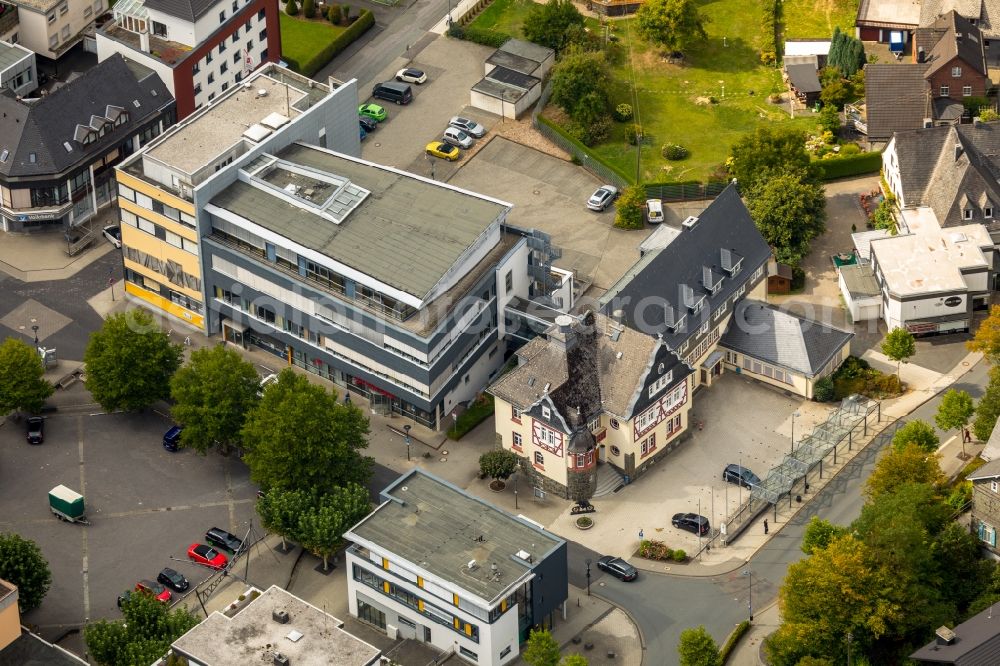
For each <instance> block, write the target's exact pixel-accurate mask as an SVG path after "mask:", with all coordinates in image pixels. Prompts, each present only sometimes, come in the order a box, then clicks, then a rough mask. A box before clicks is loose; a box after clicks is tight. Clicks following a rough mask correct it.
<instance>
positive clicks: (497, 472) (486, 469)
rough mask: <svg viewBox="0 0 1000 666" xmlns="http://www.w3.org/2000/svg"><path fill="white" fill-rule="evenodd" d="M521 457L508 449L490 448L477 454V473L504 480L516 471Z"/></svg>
mask: <svg viewBox="0 0 1000 666" xmlns="http://www.w3.org/2000/svg"><path fill="white" fill-rule="evenodd" d="M520 464H521V459H520V458H519V457H518V455H517V454H516V453H514V452H513V451H510V450H508V449H491V450H490V451H487V452H486V453H484V454H483V455H481V456H479V473H480V474H482V475H483V476H488V477H489V478H491V479H499V480H501V481H506V480H507V479H509V478H510V477H511V475H512V474H514V472H516V471H517V468H518V466H519V465H520Z"/></svg>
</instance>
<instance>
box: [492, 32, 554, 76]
mask: <svg viewBox="0 0 1000 666" xmlns="http://www.w3.org/2000/svg"><path fill="white" fill-rule="evenodd" d="M555 61H556V52H555V51H553V50H552V49H550V48H547V47H544V46H539V45H538V44H535V43H533V42H526V41H524V40H522V39H508V40H507V41H506V42H504V43H503V46H501V47H500V48H498V49H497V50H496V51H494V52H493V54H492V55H491V56H490V57H489V58H487V59H486V69H485V71H484V74H486V75H487V76H488V75H489V73H490V72H491V71H492V70H493V68H494V67H503V68H505V69H512V70H514V71H515V72H520V73H522V74H529V75H531V76H534V77H537V78H539V79H544V78H545V75H546V74H548V73H549V70H550V69H552V65H553V64H555Z"/></svg>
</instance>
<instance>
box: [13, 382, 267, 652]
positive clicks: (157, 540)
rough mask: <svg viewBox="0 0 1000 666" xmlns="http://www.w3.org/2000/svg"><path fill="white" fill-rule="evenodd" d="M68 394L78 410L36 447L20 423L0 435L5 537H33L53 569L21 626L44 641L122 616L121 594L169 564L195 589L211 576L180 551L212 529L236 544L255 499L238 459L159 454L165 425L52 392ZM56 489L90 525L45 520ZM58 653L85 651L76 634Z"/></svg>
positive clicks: (159, 419)
mask: <svg viewBox="0 0 1000 666" xmlns="http://www.w3.org/2000/svg"><path fill="white" fill-rule="evenodd" d="M67 396H70V397H71V398H76V400H75V403H76V404H77V405H80V407H76V408H71V407H65V408H61V409H60V411H59V412H56V413H54V414H51V415H49V416H48V418H47V420H46V424H45V442H44V443H43V444H41V445H39V446H29V445H28V444H27V443H26V442H25V433H24V421H23V420H21V421H12V420H8V421H7V422H6V423H5V424H4V425H3V426H2V427H0V505H2V506H3V507H4V508H5V511H4V513H3V515H2V516H0V531H10V532H16V533H18V534H20V535H21V536H24V537H26V538H28V539H32V540H34V541H35V542H36V543H38V545H39V547H40V548H41V549H42V553H43V554H44V556H45V557H46V559H47V560H48V561H49V566H50V567H51V569H52V587H51V589H50V590H49V592H48V595H47V596H46V597H45V600H44V601H43V602H42V605H41V606H40V607H39V608H38V609H36V610H34V611H32V612H30V613H27V614H25V615H24V618H23V619H24V622H25V623H28V624H31V625H34V626H37V627H38V629H39V631H40V633H41V635H42V636H43V637H45V638H47V639H49V640H58V639H59V638H60V637H62V636H63V635H65V634H66V633H67V631H68V630H71V629H74V628H77V627H80V626H81V625H82V624H84V623H86V622H87V621H88V619H98V618H102V617H105V618H115V617H119V616H120V614H119V612H118V609H117V607H116V601H117V597H118V594H120V593H121V592H122V591H124V590H126V589H130V588H132V587H133V586H134V585H135V583H136V581H138V580H139V579H142V578H148V579H153V580H155V578H156V575H157V574H158V573H159V571H160V569H162V568H163V567H165V566H170V567H173V568H174V569H176V570H178V571H180V572H181V573H182V574H184V575H185V576H186V577H187V578H188V579H189V580H190V581H191V583H192V586H193V585H195V584H197V583H198V582H199V581H201V580H203V579H204V578H206V577H207V575H208V574H209V573H210V572H209V570H208V569H205V568H202V567H199V566H198V565H195V564H192V563H190V562H188V561H187V556H186V551H187V547H188V546H189V545H190V544H191V543H193V542H196V541H200V542H204V534H205V531H206V530H207V529H208V528H210V527H213V526H218V527H221V528H223V529H228V530H229V531H231V532H233V533H234V534H237V535H239V536H241V537H242V536H243V535H244V534H245V533H246V530H247V527H248V526H249V521H250V519H251V517H253V515H254V509H253V501H254V498H255V495H256V488H255V487H253V486H252V485H251V484H250V482H249V478H248V473H247V470H246V467H245V466H244V465H243V464H242V463H241V462H239V461H238V460H236V459H228V458H223V457H221V456H218V455H214V454H210V455H208V456H206V457H201V456H199V455H198V454H196V453H193V452H191V451H183V450H182V451H180V452H178V453H168V452H166V451H164V449H163V447H162V445H161V442H162V438H163V433H164V432H165V431H166V430H167V428H168V427H169V426H170V425H171V424H170V421H169V420H168V419H167V418H165V417H164V416H162V415H160V414H157V413H155V412H152V411H147V412H145V413H141V414H102V413H97V412H94V411H93V410H86V409H84V408H83V407H82V406H83V405H86V403H89V402H90V397H89V395H88V394H87V393H86V391H85V389H84V388H83V386H82V385H81V384H79V383H78V384H75V385H74V386H73V387H71V388H69V389H67V391H66V392H60V394H58V397H59V398H62V399H63V400H65V399H66V398H67ZM59 484H63V485H66V486H68V487H70V488H71V489H73V490H76V491H78V492H81V493H82V494H83V495H84V498H85V502H86V508H87V511H86V514H87V518H88V519H89V520H90V521H91V523H92V524H91V525H90V526H84V525H78V524H71V523H65V522H61V521H60V520H58V519H57V518H56V517H55V516H54V515H53V514H52V513H51V512H50V511H49V507H48V499H47V494H48V491H49V490H50V489H52V488H53V487H55V486H56V485H59ZM257 529H258V530H259V529H260V528H259V525H257ZM172 558H176V560H180V561H176V560H175V559H172ZM178 596H179V595H177V594H176V593H175V599H176V598H177V597H178ZM61 644H62V645H64V646H65V647H68V648H69V649H74V650H76V651H78V652H79V653H81V654H82V641H80V637H79V636H78V635H77V636H74V637H71V638H70V639H68V640H67V641H65V642H63V643H61Z"/></svg>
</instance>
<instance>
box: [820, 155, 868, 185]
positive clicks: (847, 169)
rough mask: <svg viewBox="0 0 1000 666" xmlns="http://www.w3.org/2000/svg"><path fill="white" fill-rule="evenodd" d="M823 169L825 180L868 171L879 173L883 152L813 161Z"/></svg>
mask: <svg viewBox="0 0 1000 666" xmlns="http://www.w3.org/2000/svg"><path fill="white" fill-rule="evenodd" d="M813 164H814V165H815V166H818V167H819V168H820V169H822V170H823V180H835V179H837V178H847V177H849V176H860V175H863V174H866V173H878V172H879V171H880V170H881V169H882V153H861V154H858V155H847V156H846V157H835V158H832V159H828V160H816V161H815V162H813Z"/></svg>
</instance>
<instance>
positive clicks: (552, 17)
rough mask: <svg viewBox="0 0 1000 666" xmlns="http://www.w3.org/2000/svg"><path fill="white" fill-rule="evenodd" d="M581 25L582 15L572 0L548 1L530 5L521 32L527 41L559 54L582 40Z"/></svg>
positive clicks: (582, 23)
mask: <svg viewBox="0 0 1000 666" xmlns="http://www.w3.org/2000/svg"><path fill="white" fill-rule="evenodd" d="M583 25H584V21H583V14H581V13H580V10H579V9H577V8H576V5H574V4H573V2H572V0H548V2H546V3H545V4H537V3H532V4H531V9H530V10H529V11H528V16H527V17H525V19H524V26H523V27H522V29H521V30H522V32H523V33H524V36H525V38H526V39H528V40H529V41H532V42H534V43H536V44H541V45H542V46H546V47H548V48H550V49H554V50H555V51H556V52H557V53H561V52H562V51H563V50H565V49H566V47H567V46H569V45H570V44H571V43H573V42H578V41H580V40H581V39H582V36H583V34H584V28H583Z"/></svg>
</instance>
